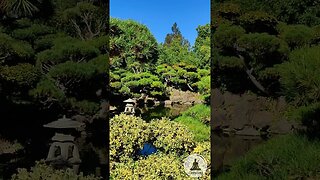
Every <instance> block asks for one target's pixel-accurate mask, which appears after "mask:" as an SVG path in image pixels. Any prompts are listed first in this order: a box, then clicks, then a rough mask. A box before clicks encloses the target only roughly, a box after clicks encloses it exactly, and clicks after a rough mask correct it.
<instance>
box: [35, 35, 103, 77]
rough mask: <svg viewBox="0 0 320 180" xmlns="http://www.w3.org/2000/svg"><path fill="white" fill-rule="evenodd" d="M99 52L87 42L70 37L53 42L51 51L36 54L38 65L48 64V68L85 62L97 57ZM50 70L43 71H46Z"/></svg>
mask: <svg viewBox="0 0 320 180" xmlns="http://www.w3.org/2000/svg"><path fill="white" fill-rule="evenodd" d="M99 54H100V51H99V50H98V49H97V48H95V47H94V46H92V45H90V44H89V43H88V42H85V41H80V40H77V39H73V38H70V37H65V38H58V39H56V40H55V41H54V46H53V47H52V48H51V49H48V50H45V51H42V52H40V53H38V54H37V63H38V65H39V66H40V65H42V68H45V67H43V64H48V65H50V66H52V65H55V64H58V63H62V62H66V61H73V62H86V61H88V60H90V59H92V58H95V57H97V56H98V55H99ZM49 69H50V68H46V69H44V70H45V71H48V70H49Z"/></svg>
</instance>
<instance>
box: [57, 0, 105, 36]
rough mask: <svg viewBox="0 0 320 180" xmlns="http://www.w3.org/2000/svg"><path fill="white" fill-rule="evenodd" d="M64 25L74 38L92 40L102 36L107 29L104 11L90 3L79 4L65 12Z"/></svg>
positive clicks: (63, 16) (63, 14) (63, 15)
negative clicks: (104, 29)
mask: <svg viewBox="0 0 320 180" xmlns="http://www.w3.org/2000/svg"><path fill="white" fill-rule="evenodd" d="M62 25H64V26H65V27H66V28H65V29H66V30H67V31H68V32H69V33H70V34H71V35H72V36H75V37H78V38H80V39H82V40H87V39H92V38H94V37H97V36H99V35H101V34H102V31H103V28H105V23H104V15H103V10H102V8H100V7H98V6H95V5H93V4H92V3H89V2H78V3H77V5H76V6H75V7H72V8H69V9H66V10H64V11H63V13H62Z"/></svg>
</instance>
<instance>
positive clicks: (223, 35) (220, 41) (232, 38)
mask: <svg viewBox="0 0 320 180" xmlns="http://www.w3.org/2000/svg"><path fill="white" fill-rule="evenodd" d="M244 34H245V30H244V29H243V28H242V27H240V26H234V25H229V24H221V25H220V26H219V27H218V28H217V30H216V32H215V33H214V35H213V45H214V46H215V47H217V48H219V49H220V50H222V51H224V52H225V53H230V51H231V52H232V51H233V49H234V48H235V47H234V45H235V42H237V40H238V39H239V38H240V37H241V36H243V35H244Z"/></svg>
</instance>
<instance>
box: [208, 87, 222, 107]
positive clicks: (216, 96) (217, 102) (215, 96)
mask: <svg viewBox="0 0 320 180" xmlns="http://www.w3.org/2000/svg"><path fill="white" fill-rule="evenodd" d="M211 94H212V98H211V101H212V102H211V106H212V107H213V108H218V107H221V106H222V105H223V103H224V96H223V94H222V93H221V91H220V90H219V89H213V90H212V93H211Z"/></svg>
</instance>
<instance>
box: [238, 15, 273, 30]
mask: <svg viewBox="0 0 320 180" xmlns="http://www.w3.org/2000/svg"><path fill="white" fill-rule="evenodd" d="M239 21H240V24H241V26H242V27H244V28H245V29H246V31H247V32H258V33H263V32H266V33H269V34H276V33H277V32H276V26H277V24H278V22H277V19H276V18H275V17H274V16H272V15H270V14H267V13H265V12H262V11H251V12H247V13H244V14H243V15H241V17H240V18H239Z"/></svg>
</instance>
